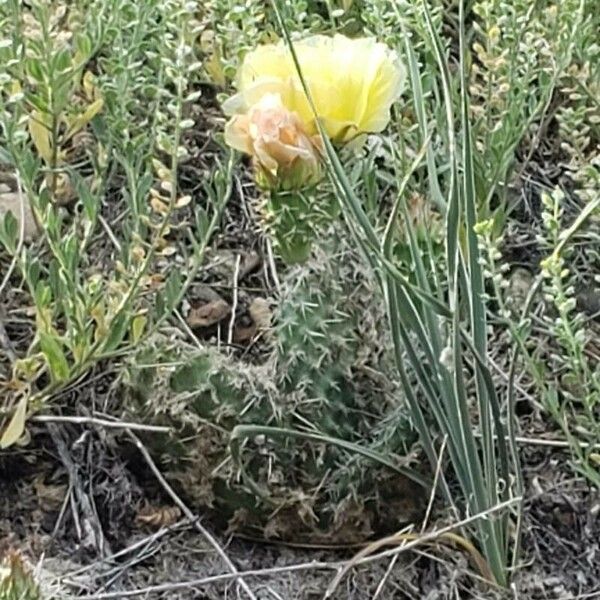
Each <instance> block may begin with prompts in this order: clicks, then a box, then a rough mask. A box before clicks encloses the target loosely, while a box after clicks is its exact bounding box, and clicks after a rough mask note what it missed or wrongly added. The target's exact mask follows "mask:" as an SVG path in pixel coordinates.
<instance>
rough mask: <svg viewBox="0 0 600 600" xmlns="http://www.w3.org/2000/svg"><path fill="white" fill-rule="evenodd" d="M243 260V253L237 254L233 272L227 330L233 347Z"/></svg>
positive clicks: (228, 343)
mask: <svg viewBox="0 0 600 600" xmlns="http://www.w3.org/2000/svg"><path fill="white" fill-rule="evenodd" d="M241 262H242V256H241V254H238V255H237V258H236V259H235V270H234V272H233V298H232V301H231V318H230V319H229V329H228V331H227V346H228V347H229V348H230V349H231V345H232V344H233V328H234V327H235V313H236V311H237V306H238V292H239V289H238V288H239V278H240V264H241Z"/></svg>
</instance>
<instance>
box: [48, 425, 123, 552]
mask: <svg viewBox="0 0 600 600" xmlns="http://www.w3.org/2000/svg"><path fill="white" fill-rule="evenodd" d="M46 426H47V428H48V432H49V433H50V437H51V438H52V441H53V442H54V444H55V446H56V449H57V451H58V455H59V457H60V460H61V462H62V463H63V466H64V467H65V469H66V471H67V473H68V475H69V484H70V492H71V493H70V497H71V508H72V511H73V520H74V522H75V524H76V527H77V523H78V517H79V516H81V517H82V520H81V530H80V531H78V534H79V537H80V538H81V539H82V542H83V544H84V545H85V546H88V547H90V546H93V547H95V548H96V549H97V550H98V552H99V553H100V555H101V556H106V555H108V554H112V551H111V549H110V546H109V544H108V542H107V541H106V538H105V537H104V532H103V531H102V525H101V524H100V519H99V518H98V514H97V513H96V510H95V508H94V504H93V501H92V499H91V498H90V497H89V496H88V494H86V492H85V491H84V486H83V483H82V481H81V477H80V475H79V469H78V467H77V465H76V464H75V462H74V461H73V458H72V457H71V454H70V453H69V449H68V448H67V443H66V441H65V440H64V438H63V435H62V432H61V431H60V429H59V428H58V427H57V425H56V424H54V423H47V424H46ZM79 513H81V515H79Z"/></svg>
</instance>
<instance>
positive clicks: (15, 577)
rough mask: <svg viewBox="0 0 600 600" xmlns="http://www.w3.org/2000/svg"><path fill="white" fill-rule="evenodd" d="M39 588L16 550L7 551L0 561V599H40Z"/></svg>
mask: <svg viewBox="0 0 600 600" xmlns="http://www.w3.org/2000/svg"><path fill="white" fill-rule="evenodd" d="M41 599H42V596H41V593H40V588H39V586H38V584H37V583H36V581H35V579H34V578H33V575H32V573H31V570H30V569H29V567H28V566H27V565H26V563H25V561H24V559H23V557H22V556H21V555H20V554H19V553H18V552H8V553H7V555H6V556H5V557H4V559H3V560H2V562H1V563H0V600H41Z"/></svg>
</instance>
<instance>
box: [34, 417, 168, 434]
mask: <svg viewBox="0 0 600 600" xmlns="http://www.w3.org/2000/svg"><path fill="white" fill-rule="evenodd" d="M30 421H32V422H38V423H73V424H75V425H97V426H98V427H107V428H109V429H130V430H132V431H151V432H154V433H169V432H170V431H171V428H170V427H164V426H162V425H144V424H143V423H129V422H125V421H107V420H106V419H97V418H95V417H67V416H61V415H35V416H33V417H31V418H30Z"/></svg>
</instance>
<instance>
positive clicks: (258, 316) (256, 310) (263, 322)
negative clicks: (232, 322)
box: [248, 298, 273, 331]
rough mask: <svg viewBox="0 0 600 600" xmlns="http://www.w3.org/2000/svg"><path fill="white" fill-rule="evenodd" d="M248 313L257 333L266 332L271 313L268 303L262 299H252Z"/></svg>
mask: <svg viewBox="0 0 600 600" xmlns="http://www.w3.org/2000/svg"><path fill="white" fill-rule="evenodd" d="M248 312H249V313H250V316H251V317H252V320H253V321H254V323H255V324H256V327H257V329H258V330H259V331H266V330H268V329H269V328H270V327H271V319H272V317H273V313H272V312H271V308H270V306H269V302H268V301H267V300H265V299H264V298H254V300H252V302H251V303H250V307H249V308H248Z"/></svg>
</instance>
